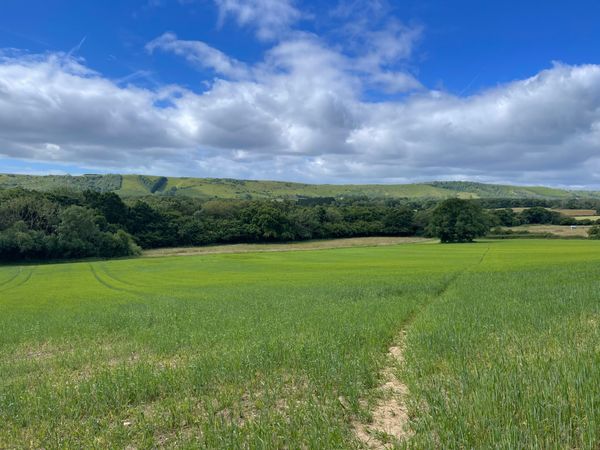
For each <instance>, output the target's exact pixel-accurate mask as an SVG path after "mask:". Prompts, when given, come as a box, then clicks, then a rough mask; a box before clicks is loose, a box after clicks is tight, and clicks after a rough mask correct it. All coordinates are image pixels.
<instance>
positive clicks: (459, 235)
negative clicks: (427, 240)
mask: <svg viewBox="0 0 600 450" xmlns="http://www.w3.org/2000/svg"><path fill="white" fill-rule="evenodd" d="M489 228H490V224H489V220H488V218H487V217H486V215H485V213H484V211H483V209H482V208H481V207H480V206H479V205H477V204H476V203H473V202H470V201H468V200H461V199H458V198H451V199H448V200H444V201H443V202H441V203H440V204H439V205H438V206H437V207H436V208H435V209H434V210H433V213H432V214H431V222H430V224H429V231H430V233H431V234H432V235H434V236H437V237H439V238H440V240H441V241H442V242H444V243H447V242H472V241H473V239H475V238H476V237H479V236H484V235H485V234H486V233H487V232H488V230H489Z"/></svg>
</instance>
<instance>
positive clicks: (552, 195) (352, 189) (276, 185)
mask: <svg viewBox="0 0 600 450" xmlns="http://www.w3.org/2000/svg"><path fill="white" fill-rule="evenodd" d="M11 187H23V188H26V189H36V190H43V191H48V190H53V189H59V188H65V187H67V188H72V189H79V190H84V189H92V190H98V191H102V192H108V191H114V192H117V193H118V194H119V195H121V196H123V197H140V196H145V195H175V196H187V197H194V198H205V199H210V198H238V199H264V198H283V199H286V198H289V199H298V198H306V197H309V198H310V197H335V198H344V197H370V198H432V199H436V198H448V197H461V198H543V199H565V198H576V197H578V198H600V193H599V192H594V191H567V190H561V189H553V188H547V187H527V186H505V185H494V184H483V183H472V182H459V181H445V182H432V183H421V184H385V185H383V184H381V185H378V184H364V185H363V184H360V185H359V184H346V185H336V184H304V183H291V182H284V181H257V180H234V179H226V178H185V177H184V178H177V177H160V176H146V175H83V176H69V175H64V176H62V175H49V176H33V175H7V174H4V175H3V174H0V188H11Z"/></svg>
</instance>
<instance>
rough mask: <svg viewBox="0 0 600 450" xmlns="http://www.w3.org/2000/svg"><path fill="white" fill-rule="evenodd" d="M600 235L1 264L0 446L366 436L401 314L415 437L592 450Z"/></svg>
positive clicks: (328, 440) (599, 412)
mask: <svg viewBox="0 0 600 450" xmlns="http://www.w3.org/2000/svg"><path fill="white" fill-rule="evenodd" d="M599 250H600V245H598V244H597V243H594V242H583V241H581V242H580V241H573V242H571V241H569V242H564V241H522V242H520V241H503V242H493V243H492V242H482V243H477V244H471V245H445V246H441V245H432V244H406V245H399V246H391V247H380V248H360V249H336V250H321V251H305V252H281V253H245V254H228V255H203V256H193V257H192V256H190V257H164V258H148V259H132V260H119V261H102V262H92V263H71V264H56V265H40V266H21V267H14V266H13V267H10V266H6V267H1V268H0V310H1V312H2V314H0V374H1V375H2V376H1V377H0V448H5V447H9V448H12V447H36V448H39V447H45V448H106V447H111V448H115V447H122V448H125V447H127V446H128V445H131V446H134V447H137V448H153V447H172V448H181V447H197V448H282V447H289V448H301V447H307V448H358V447H359V443H358V441H357V440H356V439H355V438H354V436H353V433H352V426H351V423H352V421H353V420H356V419H357V418H358V419H360V420H368V418H369V410H368V402H367V403H365V402H362V401H361V399H367V400H370V399H373V397H374V396H375V395H376V394H375V392H374V391H375V390H374V389H373V388H375V387H376V386H378V384H379V382H380V381H379V375H378V374H379V373H380V372H381V370H382V368H383V366H384V365H385V364H386V360H385V354H386V352H387V348H388V346H389V345H390V344H391V343H392V342H393V341H394V339H395V337H396V336H397V334H398V333H399V331H400V330H401V329H403V328H404V327H408V338H407V339H408V340H407V348H406V351H405V352H406V354H405V358H406V364H405V365H404V367H403V368H402V369H401V372H400V376H401V377H402V378H403V379H404V380H405V381H406V382H407V383H408V384H409V386H410V389H411V396H410V399H409V400H410V406H411V410H410V411H411V418H412V427H413V429H414V431H415V434H414V437H413V439H412V440H411V441H409V442H408V443H406V445H409V446H414V447H415V448H423V447H428V446H432V445H433V446H437V444H443V445H442V446H443V447H447V448H453V447H470V448H473V447H474V448H482V447H489V446H492V447H493V446H496V447H523V446H536V445H537V446H538V447H539V448H548V447H564V446H571V447H579V448H593V446H594V445H595V444H597V443H598V442H599V437H598V436H597V435H596V434H595V433H597V432H596V431H595V430H598V424H599V418H600V409H599V408H598V403H597V402H598V400H597V399H598V398H600V396H599V390H598V389H599V385H600V380H599V379H598V376H597V375H596V374H595V373H594V372H593V371H591V368H592V367H593V365H594V364H595V365H596V367H598V366H597V364H598V362H599V361H598V352H597V348H596V347H597V344H595V342H596V343H597V342H598V317H600V316H599V314H598V305H597V301H596V302H594V298H593V292H594V289H597V287H598V286H597V281H596V280H595V275H594V272H595V271H597V267H598V263H599V262H600V253H599ZM595 346H596V347H595ZM340 398H341V399H342V400H340ZM503 430H508V431H509V432H508V433H507V434H505V433H503Z"/></svg>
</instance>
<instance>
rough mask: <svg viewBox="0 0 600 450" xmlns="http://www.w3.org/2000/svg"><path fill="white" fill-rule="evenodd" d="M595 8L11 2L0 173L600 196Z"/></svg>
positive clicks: (524, 0)
mask: <svg viewBox="0 0 600 450" xmlns="http://www.w3.org/2000/svg"><path fill="white" fill-rule="evenodd" d="M598 17H600V2H598V1H597V0H576V1H572V2H565V1H563V0H546V1H544V2H540V1H539V0H535V1H534V0H521V1H513V0H504V1H485V2H482V1H480V0H455V1H452V2H449V1H442V0H438V1H434V0H403V1H385V0H371V1H367V0H339V1H338V0H335V1H331V2H327V1H308V0H306V1H302V0H120V1H117V0H102V1H99V0H97V1H75V0H44V1H42V0H36V1H33V0H2V3H1V5H0V172H2V173H33V174H49V173H53V174H55V173H70V174H81V173H143V174H154V175H168V176H195V177H218V178H221V177H227V178H244V179H270V180H288V181H303V182H309V183H408V182H421V181H432V180H470V181H481V182H496V183H512V184H525V185H532V184H535V185H550V186H562V187H576V188H596V189H597V188H599V187H600V26H598V25H597V22H598Z"/></svg>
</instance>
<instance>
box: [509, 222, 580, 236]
mask: <svg viewBox="0 0 600 450" xmlns="http://www.w3.org/2000/svg"><path fill="white" fill-rule="evenodd" d="M506 228H507V229H508V230H512V231H514V232H515V233H519V232H523V231H527V232H528V233H539V234H546V233H549V234H553V235H555V236H558V237H587V236H588V230H589V229H590V228H591V225H577V227H576V228H571V226H570V225H519V226H518V227H506Z"/></svg>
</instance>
